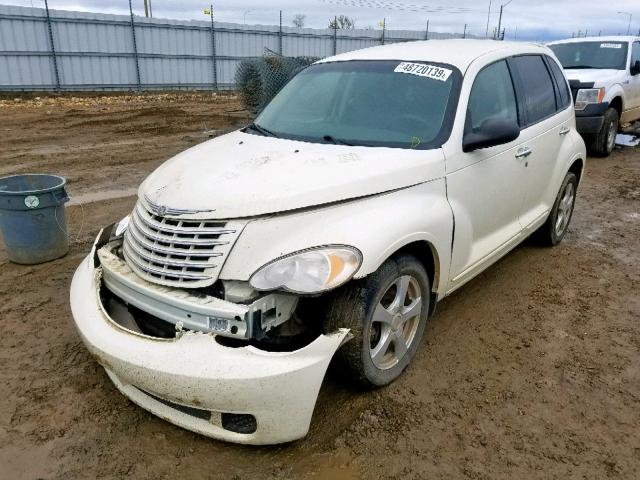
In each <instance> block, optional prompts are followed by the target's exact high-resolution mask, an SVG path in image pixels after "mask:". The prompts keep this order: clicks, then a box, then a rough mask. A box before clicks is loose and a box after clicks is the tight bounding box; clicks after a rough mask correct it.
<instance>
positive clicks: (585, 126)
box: [576, 102, 609, 134]
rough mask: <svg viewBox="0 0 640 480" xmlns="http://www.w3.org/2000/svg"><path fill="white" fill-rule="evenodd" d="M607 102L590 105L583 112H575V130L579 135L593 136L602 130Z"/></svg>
mask: <svg viewBox="0 0 640 480" xmlns="http://www.w3.org/2000/svg"><path fill="white" fill-rule="evenodd" d="M608 108H609V102H602V103H591V104H589V105H587V106H586V107H585V109H584V110H576V130H578V133H580V134H594V133H598V132H600V130H602V125H604V114H605V112H606V111H607V109H608Z"/></svg>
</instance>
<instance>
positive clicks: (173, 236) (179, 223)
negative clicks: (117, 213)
mask: <svg viewBox="0 0 640 480" xmlns="http://www.w3.org/2000/svg"><path fill="white" fill-rule="evenodd" d="M243 227H244V224H242V223H240V222H225V221H213V220H193V219H182V218H179V217H167V216H161V215H157V214H155V213H153V212H151V211H150V210H149V209H147V208H145V206H144V205H143V204H142V202H138V203H137V204H136V206H135V208H134V209H133V213H132V214H131V221H130V222H129V227H128V228H127V231H126V232H125V235H124V256H125V258H126V260H127V263H128V264H129V267H131V269H132V270H133V271H134V272H136V273H137V274H138V275H139V276H141V277H142V278H144V279H145V280H148V281H150V282H154V283H159V284H162V285H170V286H179V287H189V288H197V287H204V286H208V285H211V284H213V283H214V282H215V281H216V280H217V279H218V274H219V273H220V269H221V268H222V264H223V262H224V260H225V258H226V256H227V254H228V253H229V250H230V249H231V247H232V246H233V243H234V242H235V240H236V238H237V237H238V235H239V234H240V231H241V230H242V228H243Z"/></svg>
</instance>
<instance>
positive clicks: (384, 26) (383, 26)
mask: <svg viewBox="0 0 640 480" xmlns="http://www.w3.org/2000/svg"><path fill="white" fill-rule="evenodd" d="M386 28H387V19H386V18H383V19H382V38H381V39H380V41H381V43H382V45H384V31H385V29H386Z"/></svg>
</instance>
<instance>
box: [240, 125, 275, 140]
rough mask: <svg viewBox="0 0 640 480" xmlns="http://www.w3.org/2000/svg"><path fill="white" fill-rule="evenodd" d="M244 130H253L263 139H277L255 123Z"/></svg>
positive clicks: (273, 134) (270, 132)
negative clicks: (263, 137) (262, 136)
mask: <svg viewBox="0 0 640 480" xmlns="http://www.w3.org/2000/svg"><path fill="white" fill-rule="evenodd" d="M246 128H250V129H251V130H255V131H256V132H258V133H260V134H262V135H264V136H265V137H277V136H278V135H276V134H275V133H273V132H272V131H271V130H267V129H266V128H264V127H261V126H260V125H258V124H257V123H250V124H249V125H247V127H246Z"/></svg>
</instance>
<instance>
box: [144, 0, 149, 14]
mask: <svg viewBox="0 0 640 480" xmlns="http://www.w3.org/2000/svg"><path fill="white" fill-rule="evenodd" d="M144 16H145V17H147V18H148V17H149V5H147V0H144Z"/></svg>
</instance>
